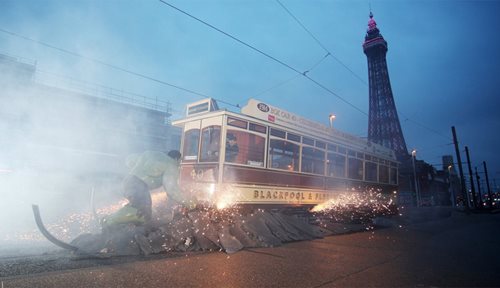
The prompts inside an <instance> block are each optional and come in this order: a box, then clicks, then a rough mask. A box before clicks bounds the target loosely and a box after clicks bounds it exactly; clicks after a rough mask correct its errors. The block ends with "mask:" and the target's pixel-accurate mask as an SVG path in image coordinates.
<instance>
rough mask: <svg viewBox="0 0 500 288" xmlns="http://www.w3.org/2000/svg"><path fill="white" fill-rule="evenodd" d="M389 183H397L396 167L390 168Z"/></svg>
mask: <svg viewBox="0 0 500 288" xmlns="http://www.w3.org/2000/svg"><path fill="white" fill-rule="evenodd" d="M390 183H391V184H394V185H396V184H398V169H396V168H391V182H390Z"/></svg>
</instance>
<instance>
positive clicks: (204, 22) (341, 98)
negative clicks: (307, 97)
mask: <svg viewBox="0 0 500 288" xmlns="http://www.w3.org/2000/svg"><path fill="white" fill-rule="evenodd" d="M158 1H160V2H161V3H163V4H165V5H167V6H169V7H171V8H172V9H174V10H177V11H179V12H180V13H182V14H184V15H186V16H188V17H190V18H192V19H194V20H196V21H198V22H200V23H202V24H204V25H206V26H208V27H210V28H212V29H213V30H215V31H217V32H219V33H221V34H223V35H226V36H227V37H229V38H231V39H233V40H234V41H236V42H238V43H240V44H242V45H244V46H246V47H248V48H250V49H252V50H254V51H255V52H257V53H259V54H261V55H264V56H266V57H267V58H269V59H271V60H273V61H275V62H277V63H279V64H281V65H282V66H284V67H286V68H288V69H290V70H292V71H294V72H296V73H298V74H301V75H303V76H304V77H306V78H307V79H309V80H310V81H311V82H313V83H314V84H316V85H317V86H319V87H320V88H322V89H323V90H325V91H327V92H328V93H330V94H332V95H333V96H335V97H337V98H338V99H340V100H341V101H342V102H344V103H346V104H348V105H349V106H351V107H352V108H354V109H356V110H358V111H359V112H361V113H362V114H364V115H366V116H368V113H366V112H365V111H363V110H361V109H360V108H358V107H357V106H355V105H354V104H352V103H351V102H349V101H347V100H346V99H345V98H343V97H342V96H340V95H339V94H337V93H335V92H333V91H332V90H331V89H329V88H327V87H326V86H324V85H323V84H321V83H319V82H318V81H316V80H314V79H312V78H311V77H309V76H307V73H306V71H305V72H300V71H299V70H298V69H296V68H294V67H292V66H290V65H289V64H287V63H285V62H283V61H281V60H279V59H277V58H275V57H273V56H271V55H269V54H268V53H266V52H264V51H262V50H260V49H258V48H256V47H254V46H252V45H250V44H248V43H246V42H244V41H242V40H240V39H238V38H236V37H235V36H233V35H231V34H229V33H227V32H225V31H223V30H221V29H219V28H217V27H215V26H213V25H212V24H209V23H207V22H206V21H203V20H201V19H200V18H197V17H195V16H194V15H192V14H190V13H188V12H186V11H184V10H182V9H180V8H177V7H176V6H174V5H172V4H170V3H168V2H166V1H164V0H158Z"/></svg>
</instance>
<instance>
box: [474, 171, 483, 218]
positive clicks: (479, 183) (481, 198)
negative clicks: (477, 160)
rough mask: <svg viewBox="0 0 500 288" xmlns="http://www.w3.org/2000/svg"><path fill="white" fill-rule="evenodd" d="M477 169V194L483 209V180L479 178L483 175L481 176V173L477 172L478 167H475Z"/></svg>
mask: <svg viewBox="0 0 500 288" xmlns="http://www.w3.org/2000/svg"><path fill="white" fill-rule="evenodd" d="M474 168H475V169H476V181H477V196H478V197H479V207H478V208H479V209H482V208H483V195H482V194H483V193H481V182H480V180H479V179H481V177H479V173H477V167H474Z"/></svg>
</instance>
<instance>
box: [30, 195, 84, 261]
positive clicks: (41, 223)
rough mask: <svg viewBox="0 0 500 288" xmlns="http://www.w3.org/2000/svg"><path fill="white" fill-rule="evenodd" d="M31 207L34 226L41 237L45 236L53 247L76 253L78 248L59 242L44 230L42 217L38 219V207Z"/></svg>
mask: <svg viewBox="0 0 500 288" xmlns="http://www.w3.org/2000/svg"><path fill="white" fill-rule="evenodd" d="M31 207H32V208H33V215H34V216H35V221H36V225H37V226H38V229H39V230H40V232H42V234H43V236H45V238H47V240H49V241H50V242H52V243H54V244H55V245H57V246H59V247H61V248H64V249H67V250H71V251H73V252H76V251H78V250H79V249H78V247H75V246H73V245H70V244H68V243H66V242H64V241H61V240H59V239H57V238H56V237H54V235H52V234H50V232H49V231H48V230H47V228H45V226H44V225H43V222H42V217H40V209H39V208H38V205H34V204H33V205H31Z"/></svg>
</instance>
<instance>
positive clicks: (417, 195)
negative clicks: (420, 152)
mask: <svg viewBox="0 0 500 288" xmlns="http://www.w3.org/2000/svg"><path fill="white" fill-rule="evenodd" d="M416 156H417V150H415V149H413V150H412V151H411V160H412V163H413V179H414V180H415V197H416V199H417V207H420V193H419V191H418V182H417V168H415V158H416Z"/></svg>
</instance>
